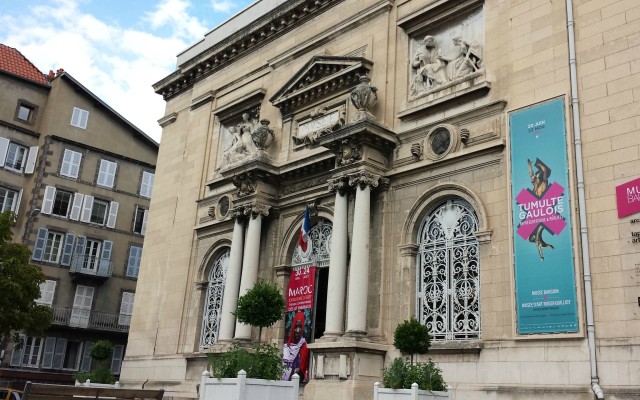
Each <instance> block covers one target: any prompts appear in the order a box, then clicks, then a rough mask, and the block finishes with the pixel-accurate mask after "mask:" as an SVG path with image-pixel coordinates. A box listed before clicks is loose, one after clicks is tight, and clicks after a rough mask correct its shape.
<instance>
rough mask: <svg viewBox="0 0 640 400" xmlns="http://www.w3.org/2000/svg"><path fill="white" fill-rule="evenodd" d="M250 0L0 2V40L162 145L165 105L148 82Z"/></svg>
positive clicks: (172, 66)
mask: <svg viewBox="0 0 640 400" xmlns="http://www.w3.org/2000/svg"><path fill="white" fill-rule="evenodd" d="M251 3H253V0H46V1H45V0H0V26H1V27H2V29H0V43H2V44H5V45H7V46H9V47H13V48H15V49H17V50H18V51H20V52H21V53H22V55H24V56H25V57H26V58H27V59H29V61H31V62H32V63H33V64H34V65H35V66H36V67H37V68H38V69H39V70H40V71H42V72H43V73H45V74H46V73H48V72H49V70H53V71H56V70H57V69H58V68H63V69H64V70H65V72H67V73H69V74H70V75H71V76H73V77H74V78H75V79H76V80H78V81H79V82H80V83H81V84H82V85H84V87H86V88H87V89H89V90H90V91H91V92H93V93H94V94H95V95H96V96H98V97H99V98H100V99H102V100H103V101H104V102H106V103H107V104H109V106H111V108H113V109H114V110H116V111H117V112H118V113H119V114H120V115H122V116H123V117H125V118H126V119H127V120H129V122H131V123H133V124H134V125H136V126H137V127H138V128H140V129H141V130H142V131H143V132H145V133H146V134H148V135H149V136H151V137H152V138H154V139H155V140H156V141H160V136H161V128H160V126H158V122H157V121H158V119H160V118H162V116H164V109H165V102H164V100H162V96H160V95H158V94H155V93H154V91H153V88H152V87H151V85H153V84H154V83H156V82H158V81H160V80H161V79H162V78H164V77H166V76H167V75H169V74H170V73H172V72H173V71H175V70H176V55H177V54H178V53H179V52H181V51H183V50H185V49H186V48H187V47H189V46H190V45H192V44H194V43H195V42H196V41H198V40H200V39H202V38H203V37H204V34H205V33H206V32H208V31H210V30H211V29H213V28H214V27H216V26H217V25H219V24H220V23H222V22H224V21H225V20H227V19H228V18H230V17H231V16H233V15H234V14H235V13H237V12H238V11H240V10H242V9H243V8H245V7H246V6H248V5H249V4H251Z"/></svg>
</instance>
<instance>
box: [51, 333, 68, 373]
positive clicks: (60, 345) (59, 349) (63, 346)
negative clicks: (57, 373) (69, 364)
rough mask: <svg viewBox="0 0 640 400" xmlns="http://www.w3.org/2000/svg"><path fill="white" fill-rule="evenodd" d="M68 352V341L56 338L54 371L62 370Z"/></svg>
mask: <svg viewBox="0 0 640 400" xmlns="http://www.w3.org/2000/svg"><path fill="white" fill-rule="evenodd" d="M66 350H67V339H63V338H56V348H55V350H54V351H53V369H62V366H63V365H64V353H65V351H66Z"/></svg>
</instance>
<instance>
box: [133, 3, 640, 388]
mask: <svg viewBox="0 0 640 400" xmlns="http://www.w3.org/2000/svg"><path fill="white" fill-rule="evenodd" d="M605 3H606V4H605ZM636 15H640V8H638V7H637V6H636V5H635V4H632V3H631V2H614V1H598V0H592V1H586V0H584V1H574V2H571V1H570V0H567V1H566V2H549V1H536V0H523V1H517V2H516V1H511V2H505V1H498V0H484V1H482V0H464V1H463V0H424V1H418V0H406V1H397V2H393V1H388V0H382V1H381V0H357V1H355V0H354V1H342V0H318V1H311V0H290V1H279V2H267V1H257V2H255V3H254V4H252V5H251V6H249V7H248V8H247V9H245V10H244V11H242V12H241V13H239V14H238V15H236V16H234V17H233V18H231V19H230V20H228V21H227V22H225V23H224V24H222V25H220V26H219V27H217V28H215V29H213V30H212V31H210V32H209V33H207V34H206V35H205V37H204V38H203V39H202V40H201V41H199V42H198V43H195V44H194V45H193V46H191V47H190V48H188V49H186V50H185V51H184V52H182V53H181V54H179V55H178V58H177V68H176V71H175V72H173V73H172V74H170V75H169V76H167V77H164V78H163V79H162V80H160V81H159V82H157V83H156V84H155V85H154V89H155V91H156V92H157V93H158V95H161V96H163V98H164V99H165V101H166V104H167V107H166V113H165V115H164V116H163V117H162V118H161V119H160V120H159V123H160V125H161V126H162V127H163V136H162V145H161V146H160V153H159V159H158V166H157V170H156V177H155V189H154V193H153V197H152V199H151V207H150V208H151V210H150V214H149V219H148V229H147V234H146V240H145V246H144V250H143V254H142V266H141V268H140V277H139V282H138V287H137V295H136V302H135V304H134V309H133V318H132V323H131V329H130V333H129V342H128V346H127V351H126V355H125V359H124V362H123V369H122V375H121V378H122V381H123V383H124V384H125V385H131V386H138V385H141V384H143V383H144V384H145V385H146V386H145V387H163V388H164V389H166V390H167V393H168V394H170V395H172V396H174V397H185V398H186V397H195V396H196V385H197V383H198V382H199V379H200V375H201V373H202V371H203V370H204V369H205V368H207V359H206V353H208V352H219V351H224V350H225V349H226V348H228V346H229V345H230V344H231V343H232V342H234V341H239V342H241V343H250V342H256V341H258V340H260V339H261V340H262V341H267V342H268V343H272V344H275V345H278V346H282V345H283V343H284V342H285V337H286V336H287V335H288V333H289V332H290V331H291V330H292V328H291V326H290V325H289V324H290V320H289V319H286V320H283V321H281V322H280V323H277V324H276V325H274V326H273V327H272V328H269V329H267V330H266V332H263V334H262V337H261V338H258V332H259V331H258V329H257V328H252V327H250V326H247V325H243V324H241V323H238V322H237V321H236V320H235V317H234V314H233V312H234V310H235V307H236V305H237V299H238V297H239V296H241V295H242V294H243V293H245V292H246V291H247V290H248V289H250V288H251V287H252V286H253V285H254V284H255V283H256V281H257V280H258V279H260V278H261V279H265V280H268V281H271V282H276V283H277V284H278V285H279V286H280V287H281V288H282V291H283V294H284V295H285V296H287V297H289V300H291V301H293V300H292V295H291V293H292V292H291V291H290V290H287V288H289V287H290V282H291V281H292V279H293V277H294V276H298V274H299V273H301V271H307V268H308V267H315V269H314V270H313V271H314V273H315V277H314V279H313V283H314V291H313V306H312V308H311V309H310V310H309V311H308V314H305V319H304V321H305V330H306V332H307V333H308V335H309V342H310V343H309V345H308V347H309V349H310V368H309V376H308V382H306V383H304V384H303V385H302V389H301V396H302V398H304V399H305V400H312V399H318V400H321V399H345V400H346V399H370V398H372V396H373V384H374V382H376V381H380V380H381V374H382V370H383V368H385V366H387V365H389V363H390V362H391V361H392V360H393V358H395V357H396V356H399V355H400V353H399V352H398V351H397V350H396V349H394V347H393V344H392V343H393V332H394V329H395V328H396V326H397V325H398V324H399V323H401V322H402V321H404V320H406V319H409V318H411V317H416V318H417V319H418V320H419V321H421V322H422V323H424V324H425V325H427V326H428V327H429V329H430V332H431V335H432V337H433V343H432V348H431V350H430V352H429V354H428V355H426V356H422V357H421V359H422V360H426V359H427V358H431V359H433V360H434V361H435V362H436V363H437V364H438V366H439V367H440V368H442V370H443V375H444V378H445V380H446V381H447V383H448V384H449V385H450V386H451V387H452V391H453V392H452V398H455V399H496V398H500V399H502V398H504V399H512V398H516V397H517V398H539V397H540V396H544V397H545V398H548V399H592V398H594V397H596V398H604V396H607V398H615V399H631V398H637V397H636V396H638V395H639V393H640V372H638V366H639V365H640V358H639V356H638V354H639V349H640V347H639V344H640V341H639V340H640V339H639V336H640V335H639V333H640V322H639V319H638V308H637V304H636V298H637V297H638V294H639V292H638V290H639V282H640V281H639V280H638V276H637V275H638V274H637V265H638V264H640V256H638V254H637V248H636V247H635V246H637V245H636V244H634V243H635V242H634V240H633V237H635V236H634V228H635V226H636V225H633V224H634V219H633V218H634V216H633V214H634V212H632V213H631V214H628V215H622V216H621V214H620V213H618V214H616V210H617V209H618V210H619V209H620V208H619V207H620V203H619V202H618V203H617V202H616V199H617V198H616V186H619V185H623V184H627V183H629V182H633V180H634V179H635V178H638V177H639V175H640V172H638V171H640V161H639V153H638V151H639V147H638V145H639V144H640V142H638V141H637V139H636V136H637V133H638V132H637V129H638V128H637V126H636V123H637V122H636V121H637V117H638V115H639V113H640V111H639V110H638V109H637V107H636V105H637V101H636V97H637V93H636V92H637V90H638V87H639V86H640V80H638V79H637V77H636V75H637V74H638V70H637V62H638V59H639V57H640V56H639V55H638V54H639V53H638V52H637V51H634V50H633V46H635V44H637V39H636V36H637V29H634V26H635V25H634V24H635V22H633V21H634V18H636V17H635V16H636ZM628 190H631V192H629V191H627V193H631V197H626V199H627V201H628V203H629V204H631V203H633V201H634V199H633V196H632V195H633V193H635V192H633V190H632V189H628ZM618 200H619V199H618ZM305 209H308V210H309V213H310V222H311V223H310V225H311V229H310V233H309V236H310V243H311V244H310V250H306V251H302V249H301V248H300V247H299V246H298V244H297V243H298V236H299V232H300V227H301V224H302V222H303V218H304V215H305Z"/></svg>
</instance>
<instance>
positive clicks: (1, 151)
mask: <svg viewBox="0 0 640 400" xmlns="http://www.w3.org/2000/svg"><path fill="white" fill-rule="evenodd" d="M9 143H10V142H9V139H7V138H3V137H0V167H4V163H5V162H7V151H8V150H9Z"/></svg>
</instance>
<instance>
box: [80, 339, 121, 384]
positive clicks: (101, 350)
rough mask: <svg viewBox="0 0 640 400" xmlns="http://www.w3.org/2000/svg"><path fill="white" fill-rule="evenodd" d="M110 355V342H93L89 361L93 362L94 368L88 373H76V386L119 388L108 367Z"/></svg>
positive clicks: (111, 346)
mask: <svg viewBox="0 0 640 400" xmlns="http://www.w3.org/2000/svg"><path fill="white" fill-rule="evenodd" d="M112 353H113V345H112V344H111V342H110V341H108V340H98V341H97V342H95V343H94V344H93V346H91V350H90V351H89V355H90V356H91V359H92V360H94V361H95V362H94V368H92V369H91V371H89V372H78V373H76V374H75V378H76V386H93V387H96V386H98V387H116V388H117V387H120V384H119V382H116V379H115V378H114V376H113V374H112V373H111V368H110V366H109V360H111V354H112Z"/></svg>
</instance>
